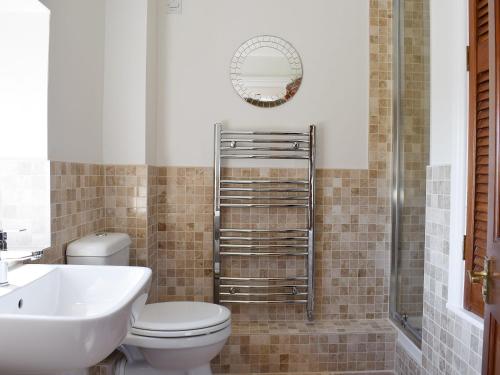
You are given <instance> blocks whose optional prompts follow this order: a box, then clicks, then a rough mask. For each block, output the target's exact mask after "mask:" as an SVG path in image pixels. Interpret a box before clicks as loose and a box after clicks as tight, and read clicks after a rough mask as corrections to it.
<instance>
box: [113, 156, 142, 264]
mask: <svg viewBox="0 0 500 375" xmlns="http://www.w3.org/2000/svg"><path fill="white" fill-rule="evenodd" d="M105 177H106V188H105V208H106V228H105V229H106V231H109V232H125V233H128V235H129V236H130V238H131V239H132V245H131V247H130V264H131V265H133V266H135V265H137V266H147V264H148V246H147V240H148V239H147V219H148V217H147V203H148V202H147V196H148V167H147V166H145V165H140V166H134V165H117V166H114V165H107V166H106V167H105Z"/></svg>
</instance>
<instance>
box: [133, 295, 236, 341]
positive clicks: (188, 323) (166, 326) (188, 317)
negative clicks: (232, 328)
mask: <svg viewBox="0 0 500 375" xmlns="http://www.w3.org/2000/svg"><path fill="white" fill-rule="evenodd" d="M230 318H231V312H230V311H229V310H228V309H227V308H226V307H224V306H219V305H214V304H211V303H204V302H185V301H183V302H163V303H155V304H151V305H146V306H144V308H143V310H142V311H141V313H140V314H139V317H138V319H137V320H136V321H135V323H134V325H133V327H132V328H131V330H130V333H131V334H132V335H137V336H143V337H155V338H182V337H195V336H201V335H207V334H211V333H215V332H218V331H221V330H223V329H225V328H226V327H228V326H229V325H230V324H231V320H230Z"/></svg>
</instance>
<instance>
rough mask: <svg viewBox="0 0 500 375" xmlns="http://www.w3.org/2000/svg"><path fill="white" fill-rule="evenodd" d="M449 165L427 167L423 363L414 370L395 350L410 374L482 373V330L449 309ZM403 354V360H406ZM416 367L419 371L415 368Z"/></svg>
mask: <svg viewBox="0 0 500 375" xmlns="http://www.w3.org/2000/svg"><path fill="white" fill-rule="evenodd" d="M450 175H451V168H450V167H449V166H433V167H428V168H427V209H426V226H425V235H426V238H425V274H424V280H425V281H424V310H423V340H422V367H420V368H418V367H417V368H416V369H414V366H413V365H410V364H409V362H408V360H407V358H406V357H407V354H405V353H404V349H402V348H398V349H397V351H398V353H397V356H396V369H397V370H398V374H402V375H403V374H406V373H405V372H404V371H400V369H406V368H408V366H411V367H410V368H411V371H415V372H409V374H413V373H415V374H426V375H431V374H432V375H433V374H444V375H455V374H477V375H479V374H481V357H482V346H483V332H482V329H479V328H477V327H476V326H473V325H471V324H470V323H469V322H467V321H465V320H464V319H462V318H460V317H459V316H457V315H456V314H455V313H453V312H452V311H450V310H448V308H447V307H446V303H447V301H448V265H449V235H450V232H449V231H450V190H451V186H450ZM405 358H406V359H405ZM419 371H420V372H419Z"/></svg>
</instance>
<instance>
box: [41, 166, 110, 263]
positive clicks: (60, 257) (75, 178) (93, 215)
mask: <svg viewBox="0 0 500 375" xmlns="http://www.w3.org/2000/svg"><path fill="white" fill-rule="evenodd" d="M50 181H51V186H50V190H51V192H50V203H51V216H52V220H51V221H52V228H51V229H52V243H51V247H50V249H48V250H47V251H46V253H45V256H44V259H43V261H44V262H46V263H64V262H65V256H66V247H67V244H68V243H69V242H71V241H73V240H75V239H78V238H80V237H83V236H85V235H87V234H91V233H95V232H99V231H102V230H103V229H104V225H105V210H104V185H105V181H104V167H103V166H102V165H95V164H78V163H64V162H51V163H50Z"/></svg>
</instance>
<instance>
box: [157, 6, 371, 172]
mask: <svg viewBox="0 0 500 375" xmlns="http://www.w3.org/2000/svg"><path fill="white" fill-rule="evenodd" d="M368 6H369V2H368V0H351V1H345V0H316V1H314V2H304V1H300V0H273V1H269V0H254V1H247V0H217V1H198V0H184V1H183V13H182V15H168V16H167V15H165V13H164V12H160V13H159V51H158V53H159V73H158V74H159V76H158V84H159V88H158V92H159V94H158V163H159V164H166V165H183V166H210V165H212V158H213V146H212V143H213V124H214V123H216V122H219V121H223V122H225V123H226V124H227V125H228V126H230V127H231V128H251V129H259V128H260V129H264V128H268V129H270V128H272V129H295V128H297V129H300V128H302V129H303V128H305V127H306V126H307V125H309V124H311V123H316V124H318V126H319V129H318V130H319V137H318V139H319V144H318V165H319V167H325V168H367V166H368V101H369V98H368V96H369V93H368V84H369V44H368V43H369V39H368V38H369V19H368V17H369V15H368ZM261 34H272V35H277V36H280V37H282V38H284V39H285V40H287V41H289V42H290V43H292V44H293V45H294V47H295V48H296V49H297V50H298V51H299V53H300V54H301V57H302V60H303V64H304V81H303V83H302V87H301V89H300V91H299V92H298V94H297V96H296V97H295V98H294V99H293V101H291V102H290V103H287V104H286V105H283V106H281V107H278V108H274V109H262V108H256V107H253V106H251V105H249V104H247V103H245V102H244V101H243V100H242V99H240V98H239V97H238V96H237V94H236V93H235V92H234V89H233V87H232V84H231V82H230V80H229V64H230V61H231V59H232V57H233V53H234V52H235V51H236V49H237V48H238V47H239V46H240V44H241V43H243V42H244V41H246V40H247V39H249V38H251V37H254V36H257V35H261Z"/></svg>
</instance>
